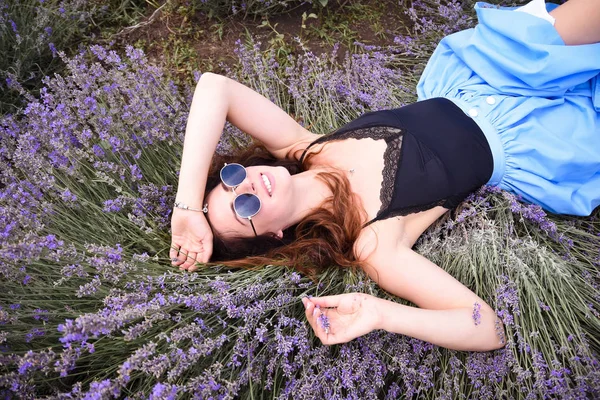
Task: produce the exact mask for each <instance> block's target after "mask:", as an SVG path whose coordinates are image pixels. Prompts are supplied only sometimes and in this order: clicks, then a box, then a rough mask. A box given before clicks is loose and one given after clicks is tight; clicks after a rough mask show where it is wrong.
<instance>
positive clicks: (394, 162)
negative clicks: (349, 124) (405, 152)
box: [335, 126, 404, 214]
mask: <svg viewBox="0 0 600 400" xmlns="http://www.w3.org/2000/svg"><path fill="white" fill-rule="evenodd" d="M348 138H353V139H356V138H361V139H363V138H370V139H375V140H381V139H384V140H385V141H386V142H387V147H386V149H385V153H384V154H383V171H381V175H382V176H383V180H382V181H381V189H380V190H379V200H380V201H381V207H380V208H379V211H378V212H377V214H380V213H381V212H383V211H384V210H387V208H388V207H389V205H390V203H391V202H392V197H393V195H394V186H395V183H396V173H397V172H398V165H400V156H401V154H402V152H401V150H402V139H403V138H404V135H403V134H402V130H401V129H398V128H394V127H391V126H374V127H370V128H361V129H353V130H349V131H347V132H341V133H339V134H337V135H336V136H335V139H341V140H343V139H348ZM389 138H393V139H392V140H389ZM388 140H389V141H388Z"/></svg>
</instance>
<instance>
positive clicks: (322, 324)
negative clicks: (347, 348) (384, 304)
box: [302, 293, 381, 345]
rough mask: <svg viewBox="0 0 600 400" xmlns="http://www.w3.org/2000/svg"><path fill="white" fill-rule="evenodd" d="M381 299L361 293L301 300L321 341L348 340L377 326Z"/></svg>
mask: <svg viewBox="0 0 600 400" xmlns="http://www.w3.org/2000/svg"><path fill="white" fill-rule="evenodd" d="M380 300H381V299H378V298H377V297H374V296H371V295H368V294H364V293H346V294H341V295H337V296H325V297H311V298H304V299H302V303H303V304H304V307H305V308H306V318H307V319H308V322H309V323H310V326H311V327H312V328H313V330H314V331H315V334H316V335H317V337H318V338H319V339H321V342H322V343H323V344H327V345H329V344H337V343H345V342H349V341H350V340H352V339H355V338H357V337H359V336H362V335H365V334H367V333H369V332H371V331H372V330H374V329H378V327H379V325H380V323H379V322H380V321H379V320H380V317H379V316H380V313H379V310H378V307H377V305H378V303H379V301H380Z"/></svg>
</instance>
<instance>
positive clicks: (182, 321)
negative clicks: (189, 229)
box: [0, 3, 600, 399]
mask: <svg viewBox="0 0 600 400" xmlns="http://www.w3.org/2000/svg"><path fill="white" fill-rule="evenodd" d="M427 4H429V3H427ZM427 4H426V5H424V6H422V7H423V8H419V7H421V6H419V5H415V11H414V13H415V14H414V15H417V16H419V15H421V14H423V13H425V14H427V13H431V10H432V9H431V5H427ZM434 6H435V9H436V10H437V9H438V8H439V7H440V5H439V4H437V5H435V4H434ZM428 7H429V8H428ZM440 23H441V22H439V21H438V22H436V24H440ZM436 26H437V25H436ZM436 29H437V28H436ZM425 36H426V37H427V35H425ZM398 46H400V45H398ZM402 46H404V47H403V48H400V47H395V48H393V49H371V50H368V49H366V52H365V54H362V55H348V56H346V57H345V58H344V59H343V60H342V61H336V60H338V58H336V57H334V56H328V55H324V56H315V55H313V54H310V53H309V52H306V53H305V54H303V55H301V56H298V57H292V58H291V59H290V60H289V66H286V67H280V66H279V65H277V64H275V63H274V58H273V55H272V54H271V53H269V52H267V53H264V52H262V51H261V50H260V47H259V46H258V45H256V46H254V45H251V46H250V47H245V46H241V45H240V47H239V51H238V55H239V58H240V68H239V69H236V70H233V71H231V74H232V75H234V76H237V78H238V79H240V80H243V81H244V82H246V83H247V84H249V85H251V86H253V87H255V88H256V89H257V90H259V91H261V92H262V93H264V94H265V95H266V96H267V97H269V98H271V99H272V100H273V101H275V102H276V103H278V104H279V105H280V106H282V107H284V108H285V109H286V110H287V111H289V112H291V113H292V114H293V115H295V116H296V117H297V118H298V119H299V120H300V121H301V122H302V123H304V124H305V125H307V126H310V127H311V129H313V130H314V131H317V132H326V131H328V130H329V129H330V128H331V127H335V126H338V125H339V124H341V123H343V122H345V121H347V120H349V119H351V118H353V117H355V116H356V115H358V114H360V113H361V112H362V111H363V110H370V109H377V108H384V107H390V106H394V105H399V104H404V103H406V102H408V101H411V100H412V99H414V93H413V92H412V89H411V88H412V87H414V82H415V77H414V76H413V75H411V74H410V73H409V71H410V70H411V69H418V68H419V67H421V66H422V65H421V64H422V63H423V62H425V60H426V57H424V56H425V52H426V51H427V50H426V49H427V48H431V45H430V44H426V43H425V44H424V43H420V42H419V41H416V40H415V41H413V42H410V43H409V42H406V43H404V44H402ZM411 54H412V57H413V59H412V63H408V64H406V65H404V66H403V68H402V69H397V68H392V67H391V66H393V65H395V63H398V62H399V60H401V59H404V58H406V59H410V57H411ZM88 55H90V56H91V57H92V58H93V60H92V61H86V60H87V59H88V58H86V56H85V55H84V54H80V55H78V56H76V57H74V58H65V62H66V66H67V71H68V73H65V74H64V75H63V76H62V77H60V76H56V77H54V78H51V79H46V80H45V87H44V88H43V89H42V91H41V93H40V96H39V98H31V97H29V99H28V105H27V107H26V108H24V109H23V110H22V112H20V113H17V114H15V115H10V116H5V117H3V118H2V119H1V120H0V199H1V200H0V244H1V245H0V275H1V278H0V279H1V280H0V282H1V284H2V287H1V288H0V307H1V308H0V347H1V349H2V353H1V354H0V394H1V395H2V396H3V397H6V398H23V399H34V398H35V399H38V398H59V399H92V398H94V399H96V398H97V399H111V398H131V399H171V398H179V397H183V398H198V399H205V398H206V399H208V398H220V399H228V398H229V399H232V398H267V397H268V398H277V399H302V398H307V399H315V398H317V399H320V398H333V399H341V398H344V399H379V398H385V399H397V398H442V399H444V398H445V399H455V398H483V399H496V398H514V399H517V398H528V399H535V398H556V399H569V398H573V399H586V398H594V397H598V396H600V373H599V372H598V371H599V370H600V368H599V365H598V353H599V351H600V337H599V335H598V332H600V319H599V317H600V315H599V314H598V310H599V307H600V290H599V289H600V287H599V285H600V272H599V266H600V220H599V218H600V213H599V212H598V211H597V212H596V213H595V214H594V215H593V216H592V217H590V218H567V217H557V216H550V215H546V214H545V213H544V212H543V211H542V210H541V209H540V208H539V207H537V206H532V205H526V204H523V203H521V202H520V201H519V200H518V199H517V198H515V197H514V196H512V195H510V194H508V193H505V192H501V191H499V190H498V189H495V188H483V189H482V190H480V191H479V192H477V193H475V194H473V195H472V196H471V198H470V199H469V200H468V201H466V202H465V203H464V204H463V205H461V207H459V209H457V210H456V212H454V213H453V214H452V215H450V216H448V217H446V218H445V219H443V220H441V221H439V222H438V223H437V224H436V225H435V226H434V227H432V228H431V229H430V230H428V231H427V233H426V234H425V235H423V237H422V238H421V239H420V241H419V243H418V244H417V247H416V249H417V251H419V252H420V253H421V254H423V255H425V256H427V257H428V258H429V259H431V260H432V261H434V262H436V263H437V264H438V265H440V266H441V267H443V268H444V269H446V270H447V271H448V272H449V273H450V274H452V275H453V276H455V277H456V278H457V279H459V280H460V281H461V282H463V283H464V284H465V285H467V286H468V287H470V288H471V289H472V290H474V291H475V292H476V293H477V294H478V295H479V296H481V297H482V298H483V299H484V300H485V301H487V302H488V303H489V304H490V305H491V306H492V307H494V308H495V309H496V312H497V315H498V316H499V318H501V320H502V321H503V323H504V325H505V326H506V328H507V329H506V337H505V340H506V347H505V348H503V349H501V350H498V351H494V352H487V353H467V352H457V351H451V350H447V349H443V348H439V347H436V346H432V345H430V344H428V343H425V342H422V341H419V340H415V339H412V338H408V337H405V336H401V335H394V334H389V333H386V332H383V331H376V332H372V333H371V334H369V335H366V336H364V337H361V338H359V339H356V340H354V341H352V342H350V343H347V344H343V345H337V346H331V347H325V346H322V345H320V343H319V341H318V340H316V339H315V338H314V336H313V334H312V332H311V330H310V328H309V326H308V325H307V324H306V322H305V320H304V309H303V307H302V303H301V301H300V299H301V298H302V296H304V295H312V296H318V295H327V294H335V293H341V292H347V291H362V292H366V293H370V294H373V295H377V296H380V297H387V298H391V297H390V295H389V294H387V293H385V292H383V291H381V290H380V289H379V288H378V287H377V286H376V285H374V283H373V282H372V281H370V280H369V279H368V278H367V277H365V276H364V275H363V274H360V273H352V272H351V271H346V270H339V269H335V268H332V269H331V270H329V271H328V272H327V273H325V274H323V275H322V276H320V277H319V279H318V281H317V282H313V281H310V280H308V279H307V278H305V277H302V276H301V275H299V274H298V273H296V272H294V271H291V270H288V269H285V268H279V267H266V268H262V269H260V270H256V271H249V270H227V269H225V268H221V267H211V268H208V267H205V268H201V269H200V270H198V271H197V272H195V273H190V274H187V273H180V272H177V271H174V270H171V268H170V267H169V260H168V246H169V243H170V236H169V232H168V227H169V218H170V212H171V205H172V202H173V200H174V194H175V185H176V182H177V175H176V171H177V170H178V167H179V161H180V156H181V150H182V141H183V132H184V129H185V121H186V117H187V104H188V103H189V97H186V96H182V95H181V93H180V91H179V90H178V89H177V88H176V87H175V86H174V85H173V84H171V83H170V82H168V81H167V80H166V79H165V78H164V76H163V74H162V72H161V71H160V70H159V69H158V68H156V67H154V66H152V65H150V64H148V62H147V61H146V58H145V57H144V55H143V54H142V53H141V52H139V51H138V50H135V49H133V48H128V49H127V51H126V52H125V54H120V55H119V54H117V53H115V52H113V51H110V50H108V49H105V48H102V47H99V46H93V47H91V48H90V50H89V54H88ZM417 56H418V59H417V61H415V58H416V57H417ZM319 100H320V101H319ZM349 104H351V105H352V107H350V106H349ZM226 131H227V133H226V135H225V136H224V139H223V141H222V143H221V144H220V147H219V149H220V150H221V151H225V150H227V148H228V147H230V146H235V145H240V144H243V143H245V141H246V140H247V139H246V138H245V137H244V136H243V135H242V134H241V133H240V132H239V131H236V130H235V129H233V128H232V127H228V128H227V130H226ZM393 300H395V301H399V302H403V303H406V302H404V301H402V300H401V299H395V298H394V299H393ZM480 319H481V316H480V315H479V314H478V308H477V304H474V306H473V323H474V324H478V322H479V321H480Z"/></svg>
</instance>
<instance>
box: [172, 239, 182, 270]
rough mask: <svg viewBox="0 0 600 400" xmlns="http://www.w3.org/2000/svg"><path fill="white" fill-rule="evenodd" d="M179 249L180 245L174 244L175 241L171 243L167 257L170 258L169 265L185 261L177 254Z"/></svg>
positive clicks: (176, 264) (177, 264)
mask: <svg viewBox="0 0 600 400" xmlns="http://www.w3.org/2000/svg"><path fill="white" fill-rule="evenodd" d="M180 250H181V248H180V246H178V245H176V244H175V243H173V244H171V250H169V257H170V258H171V265H173V266H175V267H176V266H179V265H181V264H182V263H183V262H184V261H185V259H184V258H183V257H180V256H179V253H180Z"/></svg>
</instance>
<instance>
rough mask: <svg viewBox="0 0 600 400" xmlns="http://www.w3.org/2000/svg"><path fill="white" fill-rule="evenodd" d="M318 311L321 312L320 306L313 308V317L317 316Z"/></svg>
mask: <svg viewBox="0 0 600 400" xmlns="http://www.w3.org/2000/svg"><path fill="white" fill-rule="evenodd" d="M318 312H319V306H316V307H315V309H314V310H313V317H315V316H316V315H317V313H318Z"/></svg>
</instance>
